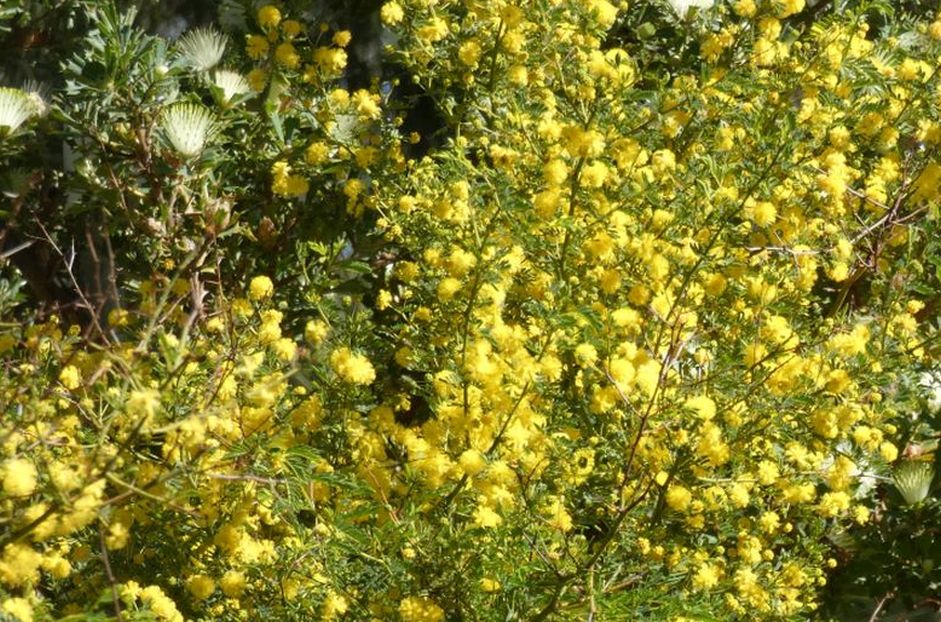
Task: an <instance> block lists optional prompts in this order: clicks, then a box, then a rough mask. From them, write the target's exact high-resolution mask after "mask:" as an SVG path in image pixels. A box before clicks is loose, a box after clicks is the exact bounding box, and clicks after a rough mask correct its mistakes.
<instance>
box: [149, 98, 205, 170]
mask: <svg viewBox="0 0 941 622" xmlns="http://www.w3.org/2000/svg"><path fill="white" fill-rule="evenodd" d="M161 127H162V128H163V131H164V133H165V134H166V137H167V140H169V141H170V144H171V145H173V148H174V149H176V150H177V151H178V152H179V153H180V155H182V156H185V157H187V158H191V157H194V156H197V155H199V154H200V153H201V152H202V150H203V147H204V146H205V145H206V141H207V140H208V139H209V138H210V137H211V136H212V134H213V132H214V130H215V123H214V122H213V118H212V115H211V114H210V113H209V111H208V110H206V109H205V108H203V107H202V106H199V105H197V104H174V105H173V106H171V107H170V108H168V109H167V111H166V112H165V113H164V115H163V121H162V123H161Z"/></svg>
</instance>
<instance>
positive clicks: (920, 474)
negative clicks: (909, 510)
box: [893, 460, 934, 505]
mask: <svg viewBox="0 0 941 622" xmlns="http://www.w3.org/2000/svg"><path fill="white" fill-rule="evenodd" d="M893 479H894V480H895V487H896V488H897V489H898V491H899V494H901V495H902V498H903V499H905V503H907V504H908V505H915V504H916V503H921V502H922V501H924V500H925V498H926V497H927V496H928V491H929V490H931V480H932V479H934V469H932V468H931V464H929V463H927V462H920V461H917V460H906V461H905V462H902V463H901V464H900V465H898V466H897V467H896V468H895V474H894V478H893Z"/></svg>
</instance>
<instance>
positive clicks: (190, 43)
mask: <svg viewBox="0 0 941 622" xmlns="http://www.w3.org/2000/svg"><path fill="white" fill-rule="evenodd" d="M178 45H179V48H180V52H181V53H182V54H183V57H184V58H185V59H186V61H187V62H188V63H189V64H190V65H191V66H193V67H194V68H195V69H197V70H198V71H208V70H210V69H212V68H213V67H215V66H216V65H218V64H219V61H220V60H222V55H223V54H224V53H225V46H226V36H225V35H224V34H222V33H220V32H218V31H216V30H213V29H211V28H197V29H195V30H191V31H190V32H188V33H186V34H185V35H183V36H182V37H181V38H180V41H179V43H178Z"/></svg>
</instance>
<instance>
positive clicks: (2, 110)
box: [0, 87, 36, 134]
mask: <svg viewBox="0 0 941 622" xmlns="http://www.w3.org/2000/svg"><path fill="white" fill-rule="evenodd" d="M35 111H36V110H35V107H34V105H33V102H32V101H31V100H30V97H29V95H28V94H26V93H24V92H23V91H21V90H19V89H14V88H9V87H0V127H6V128H7V131H8V133H10V134H12V133H13V132H15V131H16V130H17V128H19V127H20V126H21V125H23V123H24V122H25V121H26V120H27V119H29V118H30V117H31V116H32V115H33V113H34V112H35Z"/></svg>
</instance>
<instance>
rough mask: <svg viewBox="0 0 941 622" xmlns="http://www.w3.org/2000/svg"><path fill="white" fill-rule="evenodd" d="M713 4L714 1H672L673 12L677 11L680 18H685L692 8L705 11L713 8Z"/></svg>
mask: <svg viewBox="0 0 941 622" xmlns="http://www.w3.org/2000/svg"><path fill="white" fill-rule="evenodd" d="M712 2H713V0H670V4H671V5H672V6H673V10H674V11H676V14H677V15H679V16H680V17H684V16H685V15H686V12H687V11H689V9H690V7H697V8H700V9H704V8H708V7H711V6H712Z"/></svg>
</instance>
